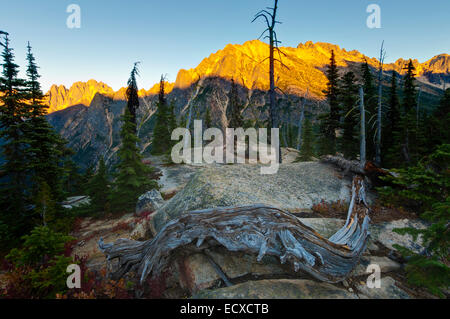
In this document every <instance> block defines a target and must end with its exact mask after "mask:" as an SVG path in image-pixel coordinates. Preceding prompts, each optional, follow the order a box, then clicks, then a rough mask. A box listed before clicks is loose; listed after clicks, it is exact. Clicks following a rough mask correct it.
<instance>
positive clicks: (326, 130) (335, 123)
mask: <svg viewBox="0 0 450 319" xmlns="http://www.w3.org/2000/svg"><path fill="white" fill-rule="evenodd" d="M326 75H327V78H328V84H327V89H326V90H325V91H324V93H325V95H326V97H327V100H328V104H329V106H330V111H329V112H328V113H325V114H322V115H321V116H320V119H321V129H320V131H321V135H322V136H321V142H320V155H324V154H335V153H336V130H337V129H338V128H339V118H340V115H339V100H338V95H339V84H338V81H339V74H338V69H337V64H336V58H335V55H334V51H331V58H330V64H329V65H328V69H327V73H326Z"/></svg>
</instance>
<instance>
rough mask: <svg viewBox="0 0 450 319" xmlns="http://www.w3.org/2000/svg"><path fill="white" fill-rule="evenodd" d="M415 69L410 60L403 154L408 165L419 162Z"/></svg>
mask: <svg viewBox="0 0 450 319" xmlns="http://www.w3.org/2000/svg"><path fill="white" fill-rule="evenodd" d="M414 71H415V67H414V65H413V63H412V60H409V63H408V66H407V67H406V75H405V78H404V82H403V115H402V119H401V126H402V139H401V140H402V153H403V156H404V160H405V162H406V163H408V164H409V163H414V162H415V161H417V157H418V156H419V154H418V145H417V142H418V140H417V133H418V132H417V127H416V107H417V92H416V85H415V76H416V75H415V73H414Z"/></svg>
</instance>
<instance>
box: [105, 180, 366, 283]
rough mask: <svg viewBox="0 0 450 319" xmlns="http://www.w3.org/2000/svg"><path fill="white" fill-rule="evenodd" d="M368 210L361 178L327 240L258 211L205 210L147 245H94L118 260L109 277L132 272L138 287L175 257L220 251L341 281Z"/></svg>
mask: <svg viewBox="0 0 450 319" xmlns="http://www.w3.org/2000/svg"><path fill="white" fill-rule="evenodd" d="M369 221H370V218H369V209H368V206H367V203H366V200H365V189H364V182H363V178H362V177H360V176H357V177H355V178H354V180H353V186H352V198H351V202H350V207H349V210H348V216H347V220H346V222H345V225H344V226H343V227H342V228H341V229H340V230H339V231H338V232H336V234H334V235H333V236H332V237H331V238H330V239H326V238H324V237H323V236H321V235H320V234H319V233H317V232H316V231H315V230H313V229H312V228H310V227H308V226H306V225H304V224H303V223H301V222H300V220H299V219H298V218H297V217H295V216H294V215H292V214H290V213H288V212H285V211H283V210H280V209H277V208H274V207H268V206H264V205H254V206H246V207H228V208H211V209H205V210H199V211H192V212H189V213H186V214H184V215H182V216H181V217H179V218H177V219H174V220H172V221H170V222H169V223H168V224H166V225H165V227H164V228H163V229H162V230H161V231H160V232H159V233H158V235H157V236H156V237H155V238H153V239H151V240H148V241H144V242H139V241H133V240H129V239H118V240H117V241H116V242H115V243H109V244H105V243H104V242H103V239H100V241H99V247H100V250H101V251H102V252H103V253H105V255H106V256H107V260H108V262H109V261H110V260H112V259H118V265H117V270H116V271H115V272H113V273H112V274H111V277H112V278H114V279H118V278H120V277H122V276H123V275H125V274H126V273H127V272H130V271H133V272H135V273H136V274H137V276H138V277H139V279H140V281H141V283H142V282H143V281H144V280H145V279H146V278H147V276H149V275H153V276H157V275H158V274H160V273H162V272H163V271H164V269H165V268H166V267H167V266H168V265H170V264H171V262H172V261H173V260H174V258H176V257H177V256H179V254H180V253H181V254H185V255H186V254H192V253H196V252H205V251H206V252H207V250H208V249H211V248H213V247H217V246H223V247H225V248H226V249H227V250H229V251H234V252H236V251H240V252H245V253H248V254H253V255H255V256H256V258H257V260H258V261H261V259H262V258H263V256H264V255H272V256H276V257H278V258H279V259H280V262H281V263H282V264H284V263H288V264H290V265H292V268H293V271H295V272H297V271H298V270H302V271H304V272H306V273H308V274H310V275H311V276H313V277H314V278H316V279H319V280H321V281H325V282H329V283H336V282H340V281H342V280H344V279H345V278H346V277H347V276H348V275H349V274H350V272H351V271H352V270H353V268H354V267H355V266H356V264H357V263H358V261H359V258H360V256H361V254H362V253H363V252H364V250H365V248H366V243H367V240H368V236H369Z"/></svg>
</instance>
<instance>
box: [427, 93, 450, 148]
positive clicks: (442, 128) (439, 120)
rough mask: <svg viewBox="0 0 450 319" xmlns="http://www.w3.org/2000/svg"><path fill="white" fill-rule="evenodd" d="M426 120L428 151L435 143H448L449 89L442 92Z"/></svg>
mask: <svg viewBox="0 0 450 319" xmlns="http://www.w3.org/2000/svg"><path fill="white" fill-rule="evenodd" d="M427 122H428V125H427V126H428V130H427V132H429V133H428V134H427V138H428V139H429V140H428V144H429V145H428V149H429V151H430V152H431V151H434V149H435V147H436V146H437V145H441V144H450V130H449V127H450V89H447V90H446V91H445V92H444V96H443V97H442V99H441V102H440V104H439V106H438V107H437V109H436V110H435V111H434V112H433V114H432V116H431V117H430V118H429V120H428V121H427Z"/></svg>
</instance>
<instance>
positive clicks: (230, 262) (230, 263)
mask: <svg viewBox="0 0 450 319" xmlns="http://www.w3.org/2000/svg"><path fill="white" fill-rule="evenodd" d="M209 255H210V257H211V258H212V260H214V262H215V263H216V264H217V265H218V266H219V267H220V268H221V269H222V271H223V272H224V273H225V274H226V276H227V278H228V279H230V280H233V279H235V278H239V277H243V276H246V275H251V276H252V277H253V278H255V277H259V276H264V275H267V276H272V275H281V274H285V273H287V272H286V271H284V270H283V266H282V265H281V264H280V262H279V261H278V260H277V259H276V258H275V257H272V256H264V258H263V259H262V260H261V262H258V261H257V260H256V257H255V256H252V255H246V254H241V253H231V252H228V253H227V252H224V251H221V252H214V251H211V252H210V253H209ZM178 276H179V283H180V286H181V287H183V288H184V289H187V290H188V291H189V292H191V293H196V292H198V291H199V290H202V289H205V288H211V287H214V286H216V285H217V284H219V283H220V282H221V278H220V276H219V275H218V274H217V272H216V271H215V270H214V268H213V266H212V265H211V263H210V262H209V260H208V257H207V256H206V255H204V254H193V255H190V256H187V257H185V258H183V259H180V260H178Z"/></svg>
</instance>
